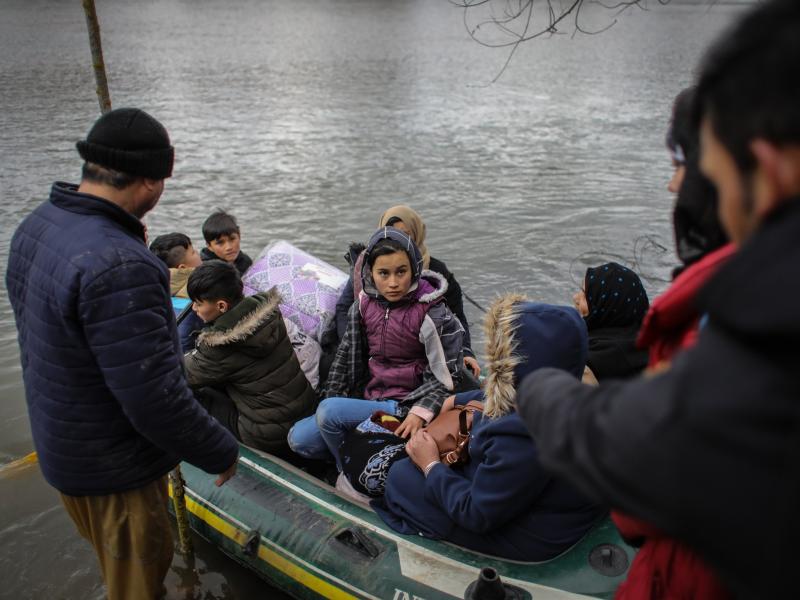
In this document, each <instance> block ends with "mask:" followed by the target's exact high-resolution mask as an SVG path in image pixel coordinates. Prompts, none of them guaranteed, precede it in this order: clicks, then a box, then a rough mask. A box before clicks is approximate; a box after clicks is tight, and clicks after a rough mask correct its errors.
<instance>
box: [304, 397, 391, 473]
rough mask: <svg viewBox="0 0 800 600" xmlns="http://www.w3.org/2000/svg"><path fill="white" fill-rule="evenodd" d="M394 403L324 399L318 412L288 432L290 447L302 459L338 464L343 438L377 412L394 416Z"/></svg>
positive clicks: (351, 399)
mask: <svg viewBox="0 0 800 600" xmlns="http://www.w3.org/2000/svg"><path fill="white" fill-rule="evenodd" d="M398 408H399V404H398V402H397V400H362V399H359V398H326V399H325V400H323V401H322V402H320V404H319V406H318V407H317V412H316V414H314V415H311V416H310V417H306V418H305V419H302V420H300V421H298V422H297V423H295V424H294V427H292V428H291V429H290V430H289V436H288V441H289V447H290V448H291V449H292V450H293V451H294V452H296V453H297V454H299V455H300V456H304V457H305V458H313V459H319V460H330V458H331V455H332V456H333V458H334V459H336V465H337V466H338V467H340V468H339V470H340V471H341V465H340V464H339V446H340V445H341V443H342V440H344V436H345V434H346V433H347V432H348V431H350V430H352V429H355V428H356V426H357V425H358V424H359V423H361V422H362V421H363V420H365V419H368V418H369V417H370V415H372V413H374V412H375V411H376V410H382V411H383V412H385V413H387V414H390V415H396V414H397V412H398Z"/></svg>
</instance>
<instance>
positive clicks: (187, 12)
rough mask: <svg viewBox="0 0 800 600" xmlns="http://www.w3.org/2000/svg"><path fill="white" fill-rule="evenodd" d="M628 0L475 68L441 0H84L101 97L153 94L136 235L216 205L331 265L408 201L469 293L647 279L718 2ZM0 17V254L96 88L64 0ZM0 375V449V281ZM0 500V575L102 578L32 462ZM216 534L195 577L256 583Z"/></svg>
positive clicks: (2, 312)
mask: <svg viewBox="0 0 800 600" xmlns="http://www.w3.org/2000/svg"><path fill="white" fill-rule="evenodd" d="M651 4H652V5H651V8H652V10H650V11H647V12H642V11H638V10H634V11H630V12H628V13H626V14H625V15H623V16H622V17H620V19H619V22H618V24H617V25H616V27H615V28H614V29H612V30H611V31H610V32H607V33H605V34H602V35H600V36H593V37H582V36H578V37H576V38H574V39H570V37H569V36H567V35H562V36H555V37H553V38H552V39H549V40H542V41H539V42H535V43H529V44H526V45H523V46H522V47H520V49H519V51H518V53H517V55H516V56H515V58H514V60H513V61H512V62H511V64H510V66H509V68H508V70H507V71H506V73H505V74H504V76H503V78H502V79H501V80H500V82H499V83H497V84H495V85H492V86H487V85H486V84H487V83H488V82H489V81H490V80H491V79H492V78H493V77H494V76H495V74H496V73H497V72H498V70H499V69H500V67H501V66H502V64H503V62H504V60H505V56H506V55H505V53H504V52H498V51H491V50H488V49H486V48H483V47H480V46H478V45H476V44H475V43H473V42H471V41H470V40H469V39H468V37H467V36H466V34H465V32H464V30H463V25H462V21H461V15H460V13H459V11H458V10H457V9H455V8H453V7H452V6H451V5H450V4H449V3H447V2H444V1H443V0H438V1H433V0H427V1H426V0H407V1H404V2H398V1H388V0H385V1H378V0H373V1H366V0H340V1H338V2H324V3H323V2H312V1H311V0H292V1H290V0H281V1H275V2H262V1H256V0H235V1H233V0H232V1H226V2H223V1H221V0H218V1H212V0H205V1H200V2H194V1H193V2H190V1H189V0H169V1H163V2H155V1H152V0H148V1H141V2H135V3H134V2H123V1H122V0H98V1H97V5H98V12H99V17H100V22H101V26H102V33H103V42H104V48H105V57H106V63H107V66H108V69H109V84H110V87H111V96H112V101H113V103H114V105H115V106H123V105H129V106H130V105H135V106H140V107H142V108H145V109H146V110H148V111H150V112H152V113H153V114H154V115H156V116H157V118H159V119H160V120H161V121H163V122H164V123H165V124H166V125H167V127H168V129H169V131H170V134H171V136H172V139H173V143H174V145H175V147H176V149H177V160H176V165H175V177H174V178H173V179H171V180H170V181H169V182H168V185H167V190H166V192H165V194H164V196H163V198H162V201H161V203H160V204H159V206H158V207H157V209H156V210H155V211H154V212H153V213H152V214H151V215H150V216H148V217H147V224H148V227H149V230H150V234H151V235H153V236H155V235H158V234H160V233H165V232H168V231H171V230H181V231H185V232H187V233H188V234H189V235H190V236H191V237H193V238H194V239H195V240H196V242H197V243H198V244H201V242H202V237H201V235H200V224H201V223H202V221H203V219H204V218H205V217H206V216H207V215H208V214H209V213H210V212H211V211H212V210H213V208H215V207H222V208H225V209H228V210H230V211H231V212H232V213H233V214H235V215H236V216H237V217H238V218H239V221H240V224H241V226H242V235H243V247H244V249H245V250H246V251H248V252H249V253H251V254H253V255H255V254H257V253H258V252H259V250H260V249H261V247H263V246H264V245H265V244H267V243H269V242H271V241H273V240H275V239H279V238H283V239H288V240H290V241H292V242H293V243H295V244H297V245H299V246H301V247H302V248H304V249H306V250H308V251H310V252H312V253H314V254H316V255H317V256H319V257H321V258H324V259H326V260H328V261H330V262H332V263H334V264H336V265H339V266H341V267H343V266H344V265H343V261H342V259H341V255H342V254H343V253H344V251H345V249H346V246H347V243H348V242H349V241H351V240H363V239H365V238H366V237H368V235H369V233H370V232H371V230H372V228H373V227H374V226H375V224H376V223H377V219H378V217H379V215H380V214H381V212H382V211H383V209H385V208H386V207H388V206H389V205H391V204H395V203H398V202H407V203H409V204H411V205H412V206H414V207H415V208H417V209H418V210H419V212H420V213H421V214H422V215H423V217H424V218H425V220H426V223H427V224H428V232H429V240H428V246H429V248H431V250H432V252H433V254H434V255H435V256H437V257H439V258H441V259H444V260H445V261H446V262H447V264H448V266H449V267H450V268H451V269H452V270H453V271H454V272H455V273H456V274H457V276H458V279H459V281H460V283H461V285H462V287H463V288H464V289H465V290H466V291H467V293H469V294H470V295H471V296H472V297H474V298H475V299H477V300H479V301H481V302H483V303H484V304H486V303H488V302H489V301H490V300H491V298H492V297H493V296H494V295H495V294H496V293H498V292H501V291H505V290H520V291H525V292H527V293H528V294H529V296H530V297H531V298H534V299H540V300H545V301H551V302H569V298H570V296H571V294H572V292H573V291H574V289H575V286H576V283H577V281H579V280H580V279H581V277H582V275H583V270H584V269H585V267H586V266H587V265H589V264H596V263H599V262H601V261H603V260H604V259H607V258H609V257H614V258H617V259H618V260H620V261H622V262H627V263H628V264H632V263H633V261H634V259H636V260H637V264H638V267H639V268H640V270H641V272H642V274H643V275H644V279H645V283H646V284H647V285H648V290H649V291H650V293H651V296H652V295H653V294H654V293H655V292H656V291H658V290H660V289H662V288H663V285H664V280H665V279H666V277H667V274H668V272H669V268H670V267H671V266H672V264H673V262H674V260H673V256H672V251H671V245H672V244H671V233H670V226H669V212H670V206H671V201H672V199H671V197H670V195H669V193H668V192H667V191H666V189H665V187H666V182H667V179H668V177H669V175H670V169H669V161H668V158H667V155H666V152H665V151H664V149H663V137H664V131H665V127H666V122H667V119H668V113H669V109H670V105H671V101H672V98H673V97H674V96H675V94H676V93H677V92H678V91H679V90H680V89H681V88H682V87H684V86H685V85H687V84H688V83H689V82H690V78H691V71H692V69H693V67H694V65H695V63H696V60H697V58H698V56H699V55H700V53H701V51H702V48H703V47H704V45H705V44H706V43H707V42H708V40H710V39H711V38H712V37H713V35H714V34H715V33H716V32H717V31H718V30H719V29H720V28H721V27H722V25H724V24H725V23H726V22H728V20H729V19H730V17H731V15H733V14H734V13H735V12H736V10H738V9H734V8H731V7H726V6H716V7H715V8H714V9H713V10H711V11H708V10H707V9H706V8H700V7H694V6H684V5H678V4H674V5H671V6H668V7H663V8H662V7H660V6H658V5H657V3H655V2H653V3H651ZM0 33H2V36H1V37H0V51H2V55H3V57H4V61H3V63H2V65H0V106H2V110H0V130H2V132H3V135H2V137H0V150H1V151H2V157H3V169H2V172H0V178H1V181H2V189H3V193H4V201H3V202H2V203H0V217H2V222H1V224H0V262H1V263H2V264H3V265H5V263H6V260H7V254H8V244H9V240H10V237H11V233H12V232H13V229H14V227H15V226H16V224H17V223H18V222H19V221H20V220H21V219H22V217H23V216H24V215H25V214H27V213H28V212H29V211H30V210H31V209H32V208H33V207H34V206H35V205H36V204H37V203H38V202H40V201H41V200H42V199H43V198H44V197H45V196H46V194H47V192H48V189H49V186H50V184H51V183H52V181H54V180H57V179H66V180H70V181H76V180H77V178H78V176H79V168H80V164H79V161H78V156H77V153H76V152H75V150H74V142H75V141H76V140H78V139H80V138H81V137H83V136H84V135H85V133H86V130H87V129H88V126H89V125H90V124H91V122H92V121H93V120H94V119H95V118H96V117H97V111H98V109H97V102H96V98H95V95H94V83H93V80H92V72H91V69H90V60H89V50H88V43H87V39H86V30H85V23H84V18H83V14H82V11H81V8H80V4H79V3H76V2H65V1H58V0H24V1H23V0H4V2H3V4H2V7H0ZM645 236H647V237H645ZM637 240H638V241H637ZM653 240H655V241H656V242H658V243H660V244H661V245H662V246H663V247H664V248H670V250H668V251H665V252H664V251H660V250H659V247H658V244H652V243H650V242H652V241H653ZM637 244H638V245H637ZM635 247H638V248H639V250H642V249H644V250H643V251H642V252H639V253H635ZM635 254H637V256H635ZM467 314H468V317H469V318H470V319H471V322H472V323H474V325H473V328H474V329H476V330H477V329H478V327H477V322H478V320H479V318H480V314H479V313H478V311H477V310H475V309H474V308H473V307H471V306H468V307H467ZM474 337H477V338H478V339H480V337H481V336H480V335H479V334H478V335H476V336H474ZM0 397H2V399H3V402H2V403H0V463H2V462H6V461H7V460H10V459H11V458H12V457H16V456H20V455H22V454H25V453H27V452H28V451H30V449H31V446H32V444H31V441H30V430H29V427H28V423H27V416H26V413H25V405H24V398H23V393H22V385H21V380H20V368H19V362H18V355H17V349H16V342H15V330H14V326H13V322H12V318H11V313H10V309H9V307H8V306H7V302H6V296H5V289H3V291H2V295H1V296H0ZM0 499H2V500H0V501H1V502H2V506H3V511H2V516H0V547H1V548H2V550H0V575H2V580H3V587H2V589H0V596H4V597H14V598H25V597H29V598H34V597H63V598H68V597H70V598H71V597H98V598H99V597H100V596H101V595H102V591H101V589H100V588H99V587H98V585H97V575H96V571H95V567H94V563H93V559H92V555H91V552H90V551H88V549H87V546H86V545H85V544H84V543H83V542H81V541H80V540H78V539H77V537H76V536H75V535H74V532H73V530H72V527H71V524H70V523H69V521H68V520H67V518H66V516H65V515H64V513H63V512H62V511H61V510H60V509H58V508H56V507H57V506H58V503H57V497H56V495H55V494H54V492H53V491H52V490H51V489H50V488H49V487H48V486H46V485H45V484H44V483H43V482H42V480H41V478H40V476H39V475H38V471H36V470H35V469H34V470H31V471H30V472H29V473H27V474H24V475H22V476H20V477H18V478H16V479H13V480H0ZM215 557H216V555H215V554H214V553H213V552H210V551H208V550H205V551H204V552H203V553H202V554H201V558H202V559H203V560H205V561H207V563H208V564H209V565H212V566H210V567H204V569H205V571H206V573H205V575H204V580H203V585H204V590H205V592H204V593H205V596H204V597H227V598H235V597H239V596H242V597H244V596H248V595H250V596H252V595H255V593H256V592H255V591H254V590H256V589H261V588H260V584H257V583H253V582H252V581H251V580H250V579H248V578H247V577H246V576H244V575H242V574H241V572H239V571H237V570H236V569H235V568H234V567H233V566H231V565H229V564H228V563H227V562H226V561H224V559H219V558H218V557H216V558H215ZM214 561H216V562H214ZM204 564H205V563H204ZM178 565H179V563H176V567H175V568H174V569H173V572H172V573H171V575H170V578H171V579H170V581H172V582H176V581H178V580H179V579H180V576H179V570H180V569H179V566H178ZM220 573H221V574H220ZM187 597H188V596H187Z"/></svg>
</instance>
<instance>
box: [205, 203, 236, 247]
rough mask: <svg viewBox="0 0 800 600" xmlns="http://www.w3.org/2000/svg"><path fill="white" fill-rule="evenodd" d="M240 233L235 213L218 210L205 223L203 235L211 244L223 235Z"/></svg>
mask: <svg viewBox="0 0 800 600" xmlns="http://www.w3.org/2000/svg"><path fill="white" fill-rule="evenodd" d="M234 233H235V234H237V235H238V234H239V225H238V224H237V223H236V219H235V218H234V216H233V215H229V214H228V213H226V212H225V211H224V210H217V211H214V212H213V213H211V215H210V216H209V217H208V218H207V219H206V220H205V222H204V223H203V237H204V238H205V240H206V243H207V244H209V243H211V242H213V241H214V240H217V239H219V238H221V237H222V236H223V235H233V234H234Z"/></svg>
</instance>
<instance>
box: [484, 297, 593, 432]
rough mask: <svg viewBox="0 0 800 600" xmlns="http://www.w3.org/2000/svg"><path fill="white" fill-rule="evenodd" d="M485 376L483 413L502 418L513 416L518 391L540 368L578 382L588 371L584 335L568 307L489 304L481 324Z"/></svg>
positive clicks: (509, 300)
mask: <svg viewBox="0 0 800 600" xmlns="http://www.w3.org/2000/svg"><path fill="white" fill-rule="evenodd" d="M483 326H484V332H485V334H486V359H487V369H486V370H487V374H486V384H485V386H484V394H485V396H486V405H485V409H484V412H485V414H486V415H487V416H488V417H501V416H503V415H505V414H508V413H509V412H511V411H513V410H514V404H515V399H516V395H517V392H516V389H517V387H518V386H519V384H520V383H521V382H522V380H523V379H524V378H525V376H526V375H528V374H530V373H532V372H533V371H535V370H537V369H540V368H542V367H555V368H557V369H563V370H565V371H569V372H570V373H572V374H573V375H574V376H575V377H578V378H580V376H581V375H582V374H583V369H584V367H585V366H586V357H587V352H588V333H587V330H586V324H585V323H584V321H583V319H582V318H581V316H580V314H578V311H576V310H575V309H574V308H573V307H571V306H553V305H551V304H542V303H539V302H530V301H528V300H527V298H525V296H522V295H520V294H507V295H505V296H501V297H500V298H498V299H497V300H495V301H494V302H493V303H492V306H491V307H490V309H489V312H487V313H486V317H485V319H484V325H483Z"/></svg>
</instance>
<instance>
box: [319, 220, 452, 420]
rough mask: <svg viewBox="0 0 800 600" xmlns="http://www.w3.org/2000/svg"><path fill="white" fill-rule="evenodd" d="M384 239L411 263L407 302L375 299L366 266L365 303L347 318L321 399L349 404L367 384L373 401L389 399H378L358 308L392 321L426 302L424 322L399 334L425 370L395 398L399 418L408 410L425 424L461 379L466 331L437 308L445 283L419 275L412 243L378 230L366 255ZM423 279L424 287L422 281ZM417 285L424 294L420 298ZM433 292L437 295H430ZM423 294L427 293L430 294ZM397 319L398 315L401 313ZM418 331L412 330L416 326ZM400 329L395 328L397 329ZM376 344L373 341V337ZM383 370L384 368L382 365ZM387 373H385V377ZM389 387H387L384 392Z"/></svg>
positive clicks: (393, 231)
mask: <svg viewBox="0 0 800 600" xmlns="http://www.w3.org/2000/svg"><path fill="white" fill-rule="evenodd" d="M384 238H391V239H394V240H396V241H398V242H400V243H402V244H403V245H404V246H405V247H406V248H408V252H409V255H410V256H411V257H412V260H411V271H412V284H411V287H410V289H409V291H408V294H407V295H406V297H405V298H403V299H402V300H400V301H398V302H388V301H386V299H385V298H383V297H382V296H380V295H379V294H378V291H377V288H376V287H375V284H374V282H373V281H372V275H371V273H370V269H369V267H368V265H366V262H365V264H364V267H363V269H362V274H361V275H362V283H363V289H362V292H361V296H362V297H368V298H369V301H368V302H367V301H365V300H364V299H362V300H360V301H359V303H354V304H353V305H352V306H351V307H350V312H349V313H348V325H347V329H346V331H345V336H344V338H343V339H342V342H341V344H339V348H338V350H337V352H336V358H335V359H334V361H333V365H331V370H330V373H329V375H328V381H327V384H326V386H325V389H324V391H323V396H324V397H325V398H331V397H334V396H344V397H351V398H359V397H361V398H363V397H366V396H365V394H366V392H365V388H366V387H367V385H368V384H369V386H370V388H371V389H372V390H373V391H376V393H375V394H373V395H372V396H370V398H371V399H376V398H378V397H381V396H382V397H384V398H389V397H390V396H388V395H385V394H381V393H379V391H380V387H381V386H382V383H381V381H380V374H379V372H377V371H372V370H371V368H370V367H371V365H370V363H371V362H372V352H373V351H374V350H375V348H374V347H373V346H374V343H373V344H370V343H369V339H370V336H374V333H375V332H370V331H369V330H368V326H369V323H368V322H367V321H366V320H365V319H364V318H362V314H361V310H360V307H361V305H362V303H363V302H366V304H365V305H372V303H373V302H374V303H375V304H374V305H373V306H376V307H377V306H381V307H382V308H381V309H380V312H381V313H382V314H383V313H384V311H386V309H388V313H385V314H388V315H389V317H390V319H391V315H392V311H396V310H397V309H400V308H401V307H402V306H404V305H405V304H406V303H407V302H419V301H427V302H428V303H430V304H431V306H430V307H429V308H428V309H427V311H426V312H425V314H424V317H423V318H422V320H421V322H420V321H419V320H417V321H413V322H412V323H410V324H406V325H412V326H410V327H408V329H409V331H407V332H404V333H403V339H406V340H408V338H407V335H408V333H409V332H410V334H411V335H412V336H414V337H416V339H417V340H418V341H419V343H420V344H421V346H422V347H423V348H424V356H425V359H426V360H425V362H426V364H425V366H424V369H423V370H422V372H421V374H420V377H419V379H418V381H419V384H418V386H417V387H416V388H415V389H413V390H411V391H410V392H409V393H407V394H405V395H403V396H401V397H398V398H394V399H395V400H399V401H400V407H399V410H400V415H401V416H405V415H406V414H407V413H408V412H409V411H410V410H411V411H413V412H414V414H416V415H418V416H419V417H421V418H422V419H424V420H425V421H430V419H432V418H433V417H434V416H435V415H436V414H437V413H438V412H439V408H440V407H441V405H442V402H443V401H444V399H445V398H446V397H447V396H448V395H449V394H450V393H452V392H453V389H454V387H455V385H456V383H457V382H458V379H459V377H460V374H459V368H460V365H461V363H462V362H463V359H464V354H463V340H464V328H463V327H462V326H461V323H460V322H459V320H458V319H457V318H456V317H455V316H454V315H453V313H452V312H450V310H449V309H448V308H447V305H446V304H445V303H444V302H438V300H439V298H440V296H441V294H442V293H443V292H445V291H446V290H447V283H446V281H445V280H444V278H443V277H442V276H441V275H439V274H438V273H433V272H432V271H423V270H422V257H421V255H420V253H419V249H418V248H417V247H416V246H415V245H414V243H413V241H411V238H409V237H408V236H407V235H406V234H405V233H403V232H401V231H400V230H398V229H395V228H394V227H384V228H382V229H380V230H378V231H377V232H376V233H375V234H374V235H373V236H372V238H371V239H370V242H369V245H368V251H369V250H370V249H371V248H372V247H373V246H375V244H377V243H378V242H380V241H381V240H382V239H384ZM422 279H424V281H425V283H423V284H421V283H420V281H421V280H422ZM420 285H422V287H423V290H424V292H423V294H422V296H420V298H418V295H419V289H420ZM431 290H438V291H436V292H432V291H431ZM427 292H431V293H430V294H428V293H427ZM395 314H398V315H402V314H403V311H402V310H400V312H399V313H398V312H396V313H395ZM417 323H419V327H418V328H416V329H415V327H416V324H417ZM398 324H399V323H398ZM373 342H374V337H373ZM384 366H386V365H384ZM384 372H386V371H384ZM384 387H387V388H388V387H389V386H384Z"/></svg>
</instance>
